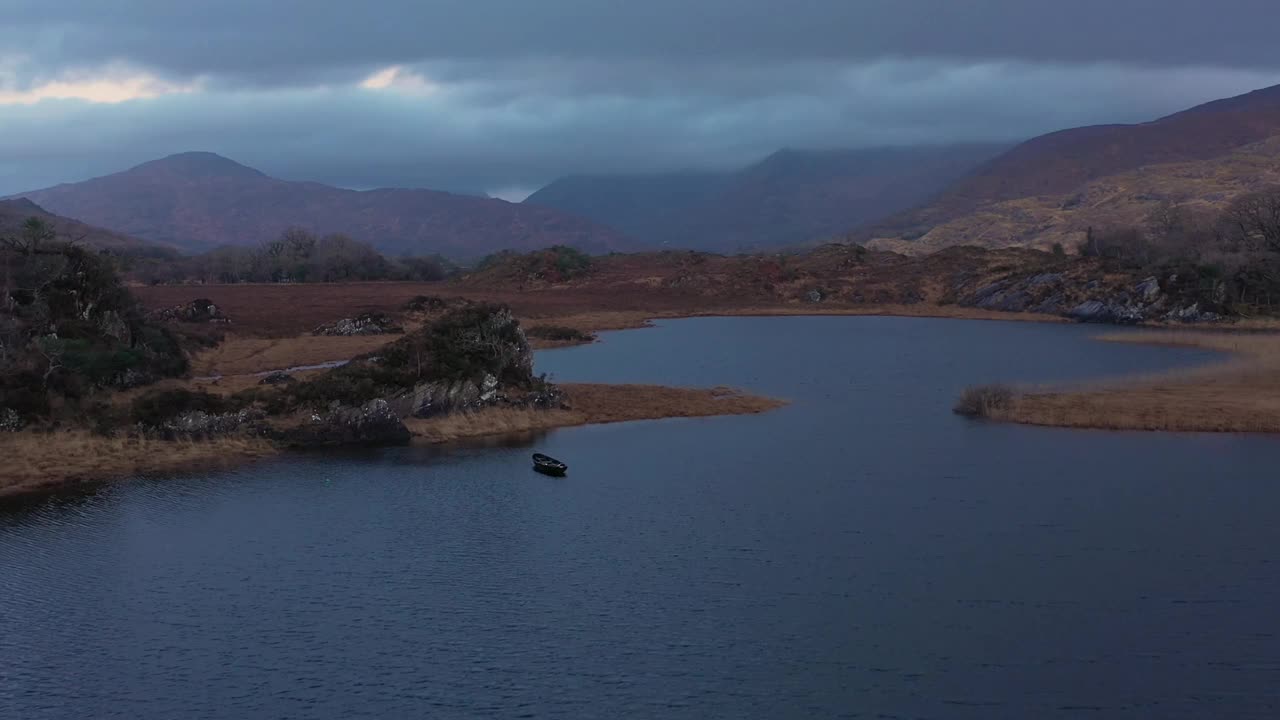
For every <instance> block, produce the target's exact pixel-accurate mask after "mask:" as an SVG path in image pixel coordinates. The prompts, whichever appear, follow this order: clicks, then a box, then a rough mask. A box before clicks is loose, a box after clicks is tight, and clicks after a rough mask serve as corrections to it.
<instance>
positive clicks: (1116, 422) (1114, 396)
mask: <svg viewBox="0 0 1280 720" xmlns="http://www.w3.org/2000/svg"><path fill="white" fill-rule="evenodd" d="M1103 339H1105V340H1107V341H1110V342H1138V343H1147V344H1161V345H1170V346H1181V347H1197V348H1205V349H1210V350H1217V351H1220V352H1228V353H1231V354H1232V356H1233V357H1232V358H1230V359H1228V360H1226V361H1224V362H1222V363H1218V364H1215V365H1211V366H1208V367H1203V368H1195V369H1191V370H1185V371H1177V372H1172V373H1166V374H1164V375H1158V376H1153V377H1148V378H1127V379H1119V380H1112V381H1103V382H1100V383H1096V384H1094V385H1093V386H1091V387H1085V388H1080V389H1077V390H1071V391H1056V392H1037V391H1029V392H1022V393H1019V394H1017V395H1016V396H1015V397H1014V398H1013V399H1012V400H1011V401H1010V402H1009V403H1008V404H1007V405H1005V406H1003V407H999V408H995V409H993V410H992V412H990V413H989V415H988V417H990V418H991V419H994V420H1004V421H1010V422H1019V423H1026V424H1031V425H1052V426H1059V427H1076V428H1099V429H1106V430H1163V431H1174V432H1260V433H1280V335H1270V334H1266V335H1264V334H1249V333H1222V332H1198V331H1194V332H1193V331H1171V332H1162V333H1124V334H1119V335H1110V336H1107V337H1105V338H1103Z"/></svg>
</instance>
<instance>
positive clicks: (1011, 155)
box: [860, 86, 1280, 249]
mask: <svg viewBox="0 0 1280 720" xmlns="http://www.w3.org/2000/svg"><path fill="white" fill-rule="evenodd" d="M1276 135H1280V86H1276V87H1270V88H1265V89H1262V90H1257V91H1254V92H1251V93H1248V94H1246V95H1241V96H1239V97H1234V98H1228V99H1225V100H1218V101H1215V102H1211V103H1207V104H1205V105H1200V106H1197V107H1194V108H1191V109H1190V110H1186V111H1183V112H1180V113H1176V114H1174V115H1169V116H1167V117H1164V118H1160V119H1158V120H1154V121H1152V122H1147V123H1140V124H1136V125H1099V126H1092V127H1083V128H1075V129H1072V130H1064V131H1061V132H1055V133H1050V134H1048V135H1042V136H1040V137H1037V138H1033V139H1031V140H1028V141H1027V142H1025V143H1022V144H1021V145H1018V146H1017V147H1015V148H1013V149H1012V150H1009V151H1008V152H1006V153H1004V154H1002V155H1000V156H999V157H997V158H995V159H993V160H991V161H990V162H988V163H986V164H984V165H983V166H982V167H980V168H979V169H978V170H976V171H975V172H973V173H972V174H970V175H968V176H967V177H964V178H963V179H961V180H959V181H958V182H956V183H955V184H953V185H952V186H951V187H949V188H947V189H946V190H945V191H944V192H942V193H941V194H940V195H938V197H937V198H936V199H935V200H933V201H932V202H930V203H928V204H925V205H922V206H921V207H918V208H915V209H912V210H909V211H907V212H904V213H900V214H898V215H896V216H894V217H892V218H889V219H887V220H885V221H883V222H881V223H878V224H874V225H872V226H871V227H869V228H867V229H865V230H864V231H862V232H861V233H860V235H862V236H863V237H864V238H880V239H881V240H880V243H879V244H880V245H881V246H891V247H896V248H899V249H909V248H908V246H907V245H906V243H908V242H911V241H915V240H916V239H917V238H919V239H920V240H921V241H922V245H923V246H924V247H926V248H934V249H936V248H938V247H945V246H948V245H955V244H960V243H964V242H976V243H978V244H983V245H994V246H1001V245H1008V244H1027V243H1032V244H1040V245H1047V244H1049V243H1051V242H1053V239H1056V238H1060V237H1061V236H1063V235H1070V233H1071V232H1072V231H1073V230H1075V229H1080V228H1082V227H1084V226H1088V225H1090V224H1093V225H1099V224H1106V223H1108V222H1112V221H1114V220H1117V219H1119V220H1124V221H1128V219H1130V218H1133V217H1136V216H1138V215H1139V214H1140V212H1141V207H1140V206H1142V205H1149V204H1151V203H1155V202H1160V201H1164V200H1168V201H1171V202H1175V203H1186V202H1190V203H1208V204H1219V203H1221V202H1223V201H1225V200H1229V199H1230V197H1229V195H1224V193H1228V194H1230V193H1233V192H1237V191H1239V190H1242V189H1249V188H1251V187H1254V186H1256V185H1257V182H1256V181H1255V180H1256V179H1257V178H1256V177H1254V176H1253V174H1254V173H1256V172H1257V171H1258V170H1260V169H1262V170H1266V169H1267V168H1269V167H1271V166H1272V165H1273V164H1274V154H1273V152H1274V145H1273V144H1271V143H1269V142H1266V141H1267V140H1268V139H1269V138H1272V137H1273V136H1276ZM1260 166H1261V167H1260ZM1055 206H1056V207H1058V208H1059V209H1061V210H1063V211H1071V212H1069V213H1067V214H1066V215H1069V220H1068V219H1065V218H1066V216H1065V215H1063V214H1062V213H1058V212H1056V211H1054V210H1053V208H1054V207H1055ZM979 228H982V229H979ZM917 249H918V248H917Z"/></svg>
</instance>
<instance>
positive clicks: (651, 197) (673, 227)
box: [523, 145, 1007, 252]
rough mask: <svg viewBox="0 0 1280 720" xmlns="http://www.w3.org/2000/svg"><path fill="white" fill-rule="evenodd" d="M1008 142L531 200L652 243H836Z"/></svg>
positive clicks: (591, 181) (881, 153)
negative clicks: (833, 241) (826, 241)
mask: <svg viewBox="0 0 1280 720" xmlns="http://www.w3.org/2000/svg"><path fill="white" fill-rule="evenodd" d="M1006 148H1007V146H1005V145H939V146H921V147H902V148H873V149H860V150H782V151H779V152H777V153H774V154H773V155H770V156H769V157H767V158H765V159H764V160H762V161H760V162H758V163H756V164H754V165H751V166H749V167H746V168H743V169H741V170H737V171H734V172H725V173H705V172H676V173H662V174H652V175H600V176H570V177H565V178H561V179H559V180H556V181H555V182H552V183H551V184H549V185H547V186H546V187H544V188H543V189H541V190H539V191H538V192H535V193H534V194H533V195H530V196H529V198H528V199H526V200H525V201H524V203H523V204H525V205H533V206H545V207H550V208H556V209H559V210H563V211H566V212H571V213H574V214H577V215H581V216H582V217H586V218H590V219H592V220H595V221H596V222H600V223H603V224H606V225H612V226H613V227H616V228H618V229H620V230H622V231H623V232H625V233H627V234H629V235H631V236H633V237H635V238H637V239H638V240H640V241H641V243H642V244H644V245H648V246H660V245H667V246H674V247H686V248H696V249H700V250H712V251H718V252H737V251H746V250H757V249H763V248H771V247H782V246H791V245H798V244H803V243H807V242H816V241H822V240H828V239H831V238H833V237H836V236H839V235H843V234H844V233H846V232H848V231H849V230H851V229H853V228H855V227H857V226H859V225H863V224H866V223H870V222H875V221H877V220H880V219H883V218H885V217H888V216H890V215H892V214H893V213H896V212H899V211H901V210H904V209H906V208H909V207H912V206H914V205H917V204H919V203H921V202H924V201H926V200H929V199H930V198H932V197H933V196H934V195H935V194H937V193H938V192H940V191H942V190H943V189H944V188H946V187H947V186H948V185H949V184H950V183H951V182H953V181H955V180H957V179H959V178H961V177H963V176H964V175H966V174H967V173H969V172H971V171H972V170H974V169H975V168H976V167H978V166H979V165H981V164H982V163H983V162H984V161H986V160H989V159H990V158H992V157H994V156H996V155H997V154H999V153H1000V152H1001V151H1002V150H1004V149H1006Z"/></svg>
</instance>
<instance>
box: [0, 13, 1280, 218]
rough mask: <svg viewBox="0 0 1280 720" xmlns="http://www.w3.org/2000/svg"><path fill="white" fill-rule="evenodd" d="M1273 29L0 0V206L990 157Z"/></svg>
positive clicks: (1219, 66) (1262, 53) (1152, 112)
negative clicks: (92, 182) (21, 200)
mask: <svg viewBox="0 0 1280 720" xmlns="http://www.w3.org/2000/svg"><path fill="white" fill-rule="evenodd" d="M1276 20H1280V5H1277V4H1276V3H1273V2H1263V1H1260V0H1227V1H1224V2H1219V3H1212V4H1211V3H1171V2H1166V1H1164V0H1160V1H1156V0H1119V1H1114V2H1102V1H1101V0H1081V2H1077V3H1060V2H1042V1H1028V0H975V1H974V2H968V3H940V2H933V1H931V0H893V1H890V0H862V1H860V2H852V1H850V0H800V1H799V2H793V3H789V4H787V5H785V6H781V5H779V4H778V3H776V2H773V1H772V0H693V1H683V2H676V1H675V0H654V2H648V3H615V2H599V1H598V0H544V1H543V2H538V3H529V2H524V1H523V0H520V1H517V0H490V1H488V2H476V1H472V2H463V1H462V0H428V1H425V2H423V1H410V0H397V1H387V2H375V3H367V4H364V5H360V6H354V5H351V4H350V3H338V2H334V1H332V0H315V1H308V2H303V1H302V0H282V1H281V2H273V3H259V2H249V0H222V1H221V2H187V3H172V2H168V1H167V0H166V1H163V2H162V1H161V0H133V1H127V0H126V1H122V2H118V3H100V2H96V1H93V2H91V1H90V0H64V1H62V2H58V3H47V2H39V3H37V2H33V1H31V0H10V2H7V3H5V11H4V22H3V25H0V48H3V50H0V194H9V193H14V192H18V191H22V190H27V189H30V188H33V187H43V186H47V185H53V184H56V183H59V182H69V181H78V180H83V179H85V178H89V177H93V176H96V175H101V174H105V173H108V172H113V171H115V170H118V169H119V168H121V167H128V166H130V165H134V164H137V163H140V162H144V161H146V160H149V159H152V158H155V157H159V156H163V155H166V154H171V153H178V152H183V151H187V150H190V149H193V148H208V149H211V150H215V151H217V152H219V153H222V154H224V155H227V156H230V157H235V158H237V159H239V160H242V161H244V162H247V163H249V164H250V165H252V166H254V167H258V168H261V169H262V170H263V171H265V172H267V173H268V174H270V175H272V176H275V177H282V178H289V179H315V180H320V181H323V182H326V183H329V184H333V185H337V186H341V187H348V188H358V189H366V188H377V187H429V188H437V189H445V190H453V191H461V192H467V193H475V194H479V193H483V192H494V193H498V194H509V193H507V192H506V191H507V190H508V189H510V188H529V189H532V188H537V187H540V186H542V185H544V184H546V183H547V182H549V181H551V180H552V179H554V178H557V177H561V176H564V175H570V174H602V173H606V174H612V173H637V172H670V171H695V172H696V171H713V172H716V171H725V170H729V169H732V168H737V167H742V166H744V165H746V164H748V163H750V162H753V161H755V160H757V159H759V158H761V157H764V156H766V155H768V154H770V153H772V152H774V151H776V150H778V149H779V148H782V147H799V148H826V147H846V148H867V147H876V146H888V145H895V146H901V145H913V144H939V143H954V142H1011V141H1017V140H1021V139H1024V138H1027V137H1031V136H1034V135H1037V134H1040V133H1043V132H1048V131H1052V130H1057V129H1061V128H1067V127H1074V126H1079V125H1086V124H1094V123H1102V122H1132V121H1137V120H1141V119H1143V118H1148V117H1157V116H1160V115H1163V114H1167V113H1169V112H1174V111H1176V110H1178V109H1180V108H1184V107H1189V106H1191V105H1194V104H1196V103H1198V102H1203V101H1207V100H1211V99H1214V98H1218V97H1225V96H1229V95H1233V94H1238V93H1241V92H1245V91H1248V90H1251V89H1255V88H1258V87H1263V86H1267V85H1272V84H1275V83H1277V82H1280V60H1277V59H1276V57H1275V55H1274V52H1273V51H1272V49H1271V48H1272V46H1273V43H1272V38H1271V28H1273V27H1274V26H1275V21H1276ZM1224 38H1227V39H1229V41H1224Z"/></svg>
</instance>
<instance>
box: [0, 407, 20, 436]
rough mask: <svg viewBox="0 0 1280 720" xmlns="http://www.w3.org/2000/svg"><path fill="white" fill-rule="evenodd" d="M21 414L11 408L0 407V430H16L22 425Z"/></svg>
mask: <svg viewBox="0 0 1280 720" xmlns="http://www.w3.org/2000/svg"><path fill="white" fill-rule="evenodd" d="M23 424H24V423H23V422H22V416H21V415H19V414H18V411H17V410H14V409H13V408H0V432H18V431H19V430H21V429H22V426H23Z"/></svg>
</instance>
